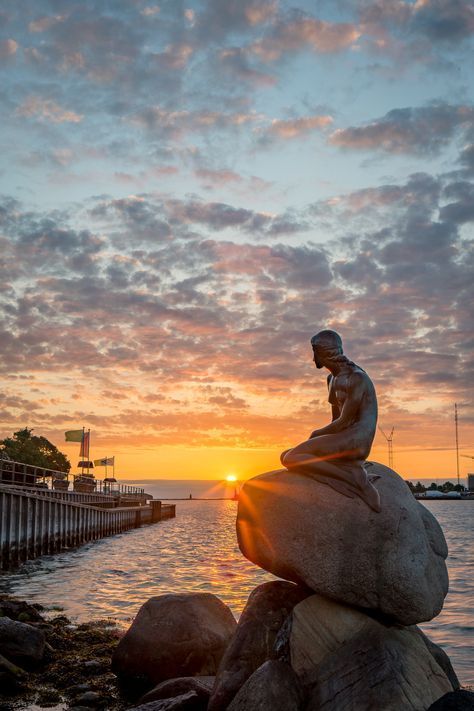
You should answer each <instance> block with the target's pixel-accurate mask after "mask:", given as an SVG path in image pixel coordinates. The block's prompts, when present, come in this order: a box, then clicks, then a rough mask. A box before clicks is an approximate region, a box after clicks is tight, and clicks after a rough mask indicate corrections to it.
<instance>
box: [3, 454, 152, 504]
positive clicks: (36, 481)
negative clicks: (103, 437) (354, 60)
mask: <svg viewBox="0 0 474 711" xmlns="http://www.w3.org/2000/svg"><path fill="white" fill-rule="evenodd" d="M71 476H72V489H73V491H77V490H80V488H81V483H82V484H83V486H84V487H86V488H87V491H88V492H89V493H97V494H103V495H108V496H113V497H123V498H131V499H133V498H136V499H142V498H144V497H145V496H146V494H145V490H144V489H142V488H140V487H138V486H130V485H129V484H120V482H111V481H106V480H102V479H96V478H95V477H92V476H91V477H86V476H84V475H83V474H72V475H70V474H67V473H66V472H60V471H57V470H56V469H46V468H45V467H36V466H33V465H32V464H23V463H22V462H14V461H12V460H8V459H0V483H2V484H15V485H16V486H28V487H31V486H34V487H37V488H42V489H58V490H60V491H61V490H62V491H68V490H69V485H70V483H71V479H70V477H71ZM84 490H85V489H84ZM149 498H151V497H149Z"/></svg>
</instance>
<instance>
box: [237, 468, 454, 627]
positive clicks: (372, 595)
mask: <svg viewBox="0 0 474 711" xmlns="http://www.w3.org/2000/svg"><path fill="white" fill-rule="evenodd" d="M369 473H370V475H371V476H374V475H376V476H379V477H380V478H379V479H378V480H377V481H376V482H375V486H376V488H377V489H378V491H379V494H380V498H381V506H382V510H381V512H380V513H376V512H374V511H372V510H371V509H370V508H369V507H368V506H367V505H366V504H365V503H364V502H363V501H362V500H361V499H359V498H358V497H356V498H353V499H350V498H347V497H345V496H343V495H342V494H340V493H338V492H336V491H335V490H334V489H332V488H331V487H329V486H327V485H325V484H322V483H320V482H318V481H316V480H314V479H312V478H310V477H308V476H305V475H303V474H301V473H297V472H295V471H292V472H289V471H288V470H286V469H282V470H278V471H274V472H268V473H266V474H262V475H261V476H258V477H255V478H254V479H250V480H249V481H247V482H246V483H245V485H244V487H243V489H242V491H241V493H240V496H239V508H238V514H237V536H238V541H239V546H240V549H241V551H242V553H243V554H244V555H245V556H246V557H247V558H248V559H249V560H251V561H252V562H253V563H256V564H257V565H259V566H260V567H262V568H264V569H265V570H268V571H269V572H271V573H273V574H274V575H276V576H278V577H280V578H284V579H286V580H292V581H293V582H295V583H298V584H300V585H306V586H308V587H309V588H311V589H312V590H314V591H315V592H318V593H320V594H321V595H324V596H325V597H328V598H332V599H334V600H338V601H340V602H345V603H348V604H349V605H353V606H357V607H361V608H366V609H368V610H373V611H376V612H378V613H380V614H381V615H382V616H384V617H386V618H387V619H391V620H393V621H397V622H400V623H402V624H405V625H410V624H416V623H418V622H422V621H426V620H431V619H432V618H433V617H435V616H436V615H437V614H438V613H439V612H440V610H441V608H442V606H443V602H444V598H445V596H446V593H447V591H448V573H447V569H446V563H445V559H446V557H447V553H448V550H447V546H446V541H445V539H444V536H443V532H442V530H441V528H440V526H439V524H438V522H437V521H436V519H435V518H434V516H432V515H431V513H430V512H429V511H428V510H427V509H426V508H425V507H424V506H423V505H422V504H420V503H418V501H416V500H415V499H414V497H413V495H412V493H411V492H410V490H409V489H408V487H407V485H406V483H405V482H404V481H403V479H402V478H401V477H399V476H398V474H396V473H395V472H394V471H392V470H391V469H389V468H388V467H385V466H383V465H381V464H376V463H372V464H371V465H370V467H369Z"/></svg>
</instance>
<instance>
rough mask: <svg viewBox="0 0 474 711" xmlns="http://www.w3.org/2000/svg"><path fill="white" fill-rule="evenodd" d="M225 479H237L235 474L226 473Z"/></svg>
mask: <svg viewBox="0 0 474 711" xmlns="http://www.w3.org/2000/svg"><path fill="white" fill-rule="evenodd" d="M225 479H226V481H237V477H236V476H235V474H227V476H226V478H225Z"/></svg>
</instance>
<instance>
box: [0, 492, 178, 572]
mask: <svg viewBox="0 0 474 711" xmlns="http://www.w3.org/2000/svg"><path fill="white" fill-rule="evenodd" d="M85 498H86V496H85V495H83V496H81V500H82V501H81V503H78V502H77V500H71V497H68V496H67V495H66V496H64V495H63V496H62V497H59V496H57V495H56V496H55V495H54V494H53V492H51V495H48V493H47V492H45V491H42V492H41V493H39V492H38V493H36V492H34V491H33V490H32V489H30V490H22V489H21V488H20V487H18V488H17V487H12V486H9V485H2V484H0V569H2V570H10V569H12V568H15V567H17V566H18V565H20V564H21V563H23V562H25V561H26V560H31V559H33V558H37V557H39V556H41V555H47V554H53V553H58V552H59V551H61V550H65V549H67V548H74V547H76V546H80V545H82V544H83V543H87V542H88V541H93V540H96V539H98V538H105V537H106V536H113V535H115V534H117V533H122V532H123V531H128V530H130V529H131V528H138V527H139V526H142V525H144V524H151V523H157V522H158V521H161V520H163V519H165V518H172V517H174V516H175V506H174V505H164V504H163V505H162V504H161V501H154V500H153V501H151V502H150V504H149V505H145V506H132V507H119V508H106V507H105V506H107V504H106V502H96V501H93V503H92V502H91V503H87V499H86V501H84V499H85ZM91 498H93V497H91Z"/></svg>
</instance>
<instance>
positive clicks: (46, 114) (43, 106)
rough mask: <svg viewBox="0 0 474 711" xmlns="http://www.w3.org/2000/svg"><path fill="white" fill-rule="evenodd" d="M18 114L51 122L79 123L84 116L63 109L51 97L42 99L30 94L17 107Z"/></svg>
mask: <svg viewBox="0 0 474 711" xmlns="http://www.w3.org/2000/svg"><path fill="white" fill-rule="evenodd" d="M16 113H17V115H18V116H25V117H26V118H38V119H39V120H40V121H45V122H51V123H80V122H81V121H82V119H83V118H84V117H83V116H82V115H81V114H77V113H76V112H75V111H71V110H69V109H65V108H63V107H61V106H59V104H57V103H56V102H54V101H53V100H52V99H43V98H42V97H40V96H30V97H29V98H28V99H25V101H24V102H23V103H22V104H21V105H20V106H19V107H18V108H17V110H16Z"/></svg>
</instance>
